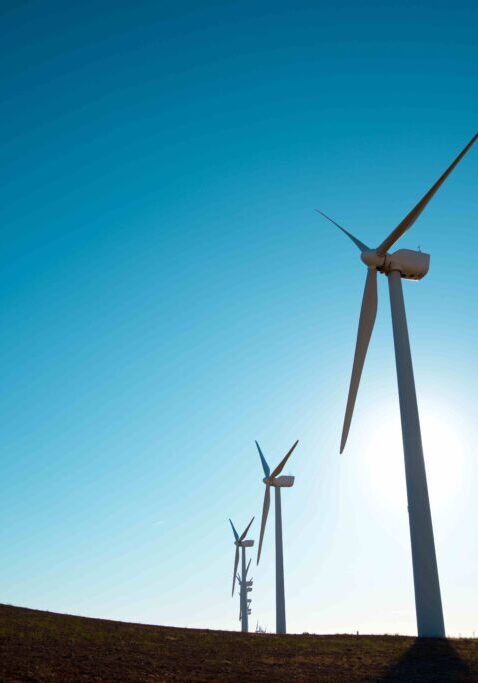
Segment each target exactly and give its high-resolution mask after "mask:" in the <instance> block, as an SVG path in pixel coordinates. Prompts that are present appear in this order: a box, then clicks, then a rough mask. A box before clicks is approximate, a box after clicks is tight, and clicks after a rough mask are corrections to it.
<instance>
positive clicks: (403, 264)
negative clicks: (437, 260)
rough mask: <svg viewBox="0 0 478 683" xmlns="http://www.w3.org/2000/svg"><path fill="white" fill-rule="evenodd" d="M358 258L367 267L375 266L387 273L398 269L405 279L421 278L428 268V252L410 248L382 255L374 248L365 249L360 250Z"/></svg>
mask: <svg viewBox="0 0 478 683" xmlns="http://www.w3.org/2000/svg"><path fill="white" fill-rule="evenodd" d="M360 258H361V259H362V261H363V263H365V265H366V266H367V267H368V268H375V269H376V270H378V271H379V272H380V273H385V274H387V275H388V273H390V272H391V271H392V270H398V272H399V273H400V275H401V277H402V278H404V279H406V280H421V279H422V278H423V277H425V275H426V274H427V273H428V270H429V268H430V254H425V253H424V252H422V251H413V250H412V249H399V250H398V251H395V252H394V253H393V254H385V255H384V256H382V255H381V254H378V253H377V251H375V250H374V249H367V250H364V251H362V253H361V255H360Z"/></svg>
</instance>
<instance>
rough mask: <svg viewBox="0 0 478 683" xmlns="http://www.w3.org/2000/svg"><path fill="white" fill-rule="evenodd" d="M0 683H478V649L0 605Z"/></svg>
mask: <svg viewBox="0 0 478 683" xmlns="http://www.w3.org/2000/svg"><path fill="white" fill-rule="evenodd" d="M0 653H1V655H0V656H1V659H0V677H1V680H2V681H5V682H7V681H8V682H9V681H22V682H23V681H29V682H30V683H33V682H35V681H42V682H43V681H45V682H47V681H48V682H50V681H61V682H62V683H63V682H65V683H69V682H70V681H75V683H76V682H77V681H121V682H126V681H221V682H222V681H346V682H347V683H354V682H355V681H383V682H386V681H414V682H417V683H421V682H425V681H427V682H430V683H431V682H433V683H436V682H437V681H447V683H448V682H450V681H477V682H478V640H471V639H460V640H417V639H415V638H402V637H394V636H351V635H330V636H313V635H287V636H276V635H269V634H241V633H233V632H229V631H207V630H196V629H182V628H169V627H162V626H144V625H141V624H128V623H122V622H114V621H104V620H100V619H86V618H83V617H73V616H67V615H62V614H55V613H50V612H40V611H37V610H29V609H24V608H20V607H10V606H7V605H0Z"/></svg>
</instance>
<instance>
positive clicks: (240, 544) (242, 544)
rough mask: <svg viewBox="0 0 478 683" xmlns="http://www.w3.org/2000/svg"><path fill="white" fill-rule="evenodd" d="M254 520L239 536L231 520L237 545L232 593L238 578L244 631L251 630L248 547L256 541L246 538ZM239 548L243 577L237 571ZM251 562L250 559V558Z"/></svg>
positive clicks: (240, 613)
mask: <svg viewBox="0 0 478 683" xmlns="http://www.w3.org/2000/svg"><path fill="white" fill-rule="evenodd" d="M253 521H254V517H253V518H252V519H251V521H250V522H249V524H248V525H247V526H246V528H245V530H244V531H243V532H242V534H241V535H240V536H239V534H238V533H237V531H236V529H235V528H234V524H233V523H232V522H231V520H229V522H230V524H231V527H232V533H233V534H234V539H235V540H234V545H235V546H236V553H235V556H234V572H233V575H232V595H234V587H235V585H236V579H237V580H239V584H240V587H241V591H240V594H239V603H240V609H239V619H240V621H241V630H242V631H244V632H245V633H247V632H248V630H249V619H248V616H249V608H248V602H247V592H248V591H247V588H248V586H247V570H248V569H249V565H248V566H247V568H246V548H252V546H253V545H254V541H250V540H246V536H247V532H248V531H249V529H250V526H251V524H252V522H253ZM239 548H240V549H241V560H242V562H241V578H240V579H239V575H238V573H237V567H238V565H239ZM249 563H250V560H249Z"/></svg>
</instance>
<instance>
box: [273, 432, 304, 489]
mask: <svg viewBox="0 0 478 683" xmlns="http://www.w3.org/2000/svg"><path fill="white" fill-rule="evenodd" d="M298 443H299V440H297V441H296V442H295V444H294V445H293V446H292V448H291V449H290V450H289V452H288V453H287V454H286V455H285V456H284V457H283V458H282V460H281V461H280V463H279V464H278V465H277V467H276V468H275V470H273V472H272V474H271V479H274V477H277V475H278V474H280V473H281V472H282V470H283V469H284V466H285V464H286V462H287V461H288V460H289V458H290V456H291V455H292V453H293V452H294V449H295V447H296V446H297V444H298Z"/></svg>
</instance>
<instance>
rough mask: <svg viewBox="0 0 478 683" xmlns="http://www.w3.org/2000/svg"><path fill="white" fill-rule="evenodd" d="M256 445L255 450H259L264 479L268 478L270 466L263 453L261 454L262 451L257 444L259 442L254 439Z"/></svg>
mask: <svg viewBox="0 0 478 683" xmlns="http://www.w3.org/2000/svg"><path fill="white" fill-rule="evenodd" d="M256 446H257V450H258V451H259V455H260V458H261V463H262V469H263V470H264V474H265V477H266V479H268V478H269V474H270V473H271V468H270V467H269V465H268V464H267V460H266V459H265V458H264V455H263V453H262V451H261V447H260V446H259V444H258V443H257V441H256Z"/></svg>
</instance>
